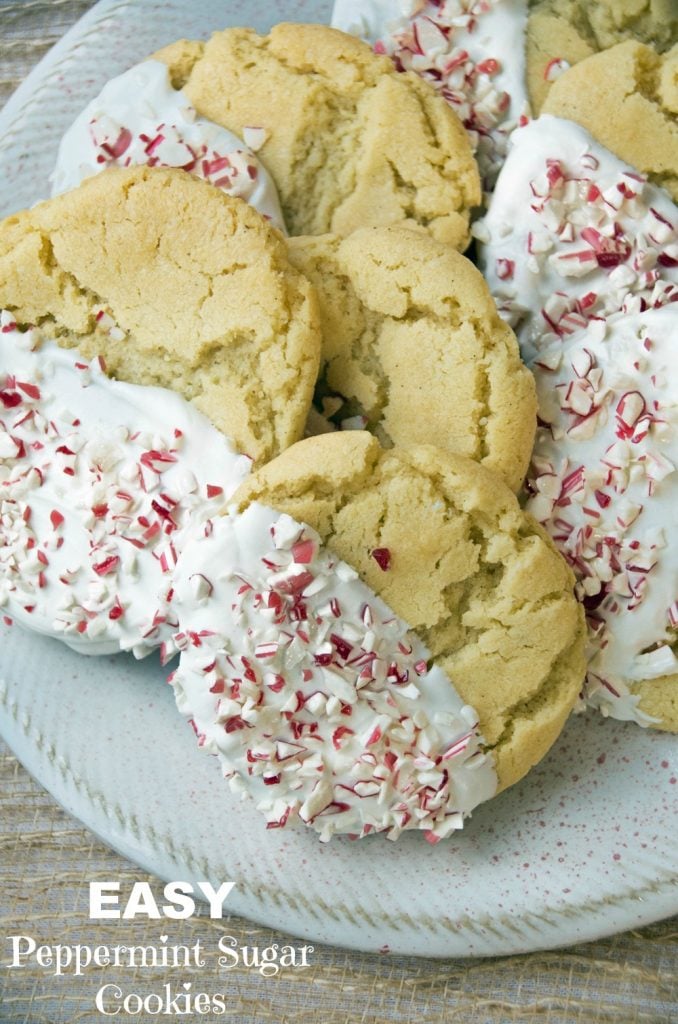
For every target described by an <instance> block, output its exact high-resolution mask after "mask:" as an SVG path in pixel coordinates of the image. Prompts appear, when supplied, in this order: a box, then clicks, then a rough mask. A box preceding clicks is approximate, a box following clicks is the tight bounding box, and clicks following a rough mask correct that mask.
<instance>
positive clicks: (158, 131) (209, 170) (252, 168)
mask: <svg viewBox="0 0 678 1024" xmlns="http://www.w3.org/2000/svg"><path fill="white" fill-rule="evenodd" d="M245 135H247V136H248V141H249V144H250V147H251V148H248V146H246V145H245V143H244V142H243V141H242V140H241V139H238V138H236V137H235V135H232V134H231V132H227V131H226V129H225V128H222V127H220V125H217V124H214V123H213V122H212V121H207V120H206V119H205V118H204V117H198V116H196V112H195V110H194V109H193V107H192V106H191V104H190V102H189V100H188V97H186V96H185V95H184V94H183V93H182V92H181V91H178V90H176V89H173V88H172V86H171V83H170V80H169V72H168V70H167V67H166V66H165V65H164V64H162V63H161V62H160V61H153V60H147V61H144V62H143V63H141V64H136V65H135V66H134V67H132V68H130V69H129V70H128V71H125V72H124V74H122V75H118V76H117V77H116V78H112V79H111V80H110V81H109V82H107V83H106V85H105V86H104V87H103V89H102V90H101V92H100V93H99V95H98V96H97V97H96V99H94V100H92V102H91V103H88V105H87V106H86V107H85V109H84V110H83V111H82V113H81V114H79V115H78V117H77V118H76V119H75V121H74V122H73V124H72V125H71V127H70V128H69V129H68V130H67V131H66V133H65V134H64V136H63V138H62V140H61V143H60V145H59V153H58V155H57V162H56V167H55V168H54V171H53V172H52V176H51V181H52V194H53V195H59V194H60V193H61V192H68V191H69V190H70V189H72V188H76V187H77V186H78V185H79V184H80V182H81V181H83V180H84V179H85V178H89V177H91V176H92V175H93V174H98V173H99V172H100V171H103V170H105V169H106V168H107V167H136V166H138V165H139V164H146V165H148V166H149V167H180V168H182V169H183V170H185V171H190V173H191V174H195V175H196V176H197V177H199V178H204V179H205V180H206V181H209V183H210V184H211V185H215V186H216V187H217V188H221V189H223V190H224V192H226V193H227V194H228V195H231V196H237V197H238V198H239V199H244V200H245V201H246V202H248V203H249V204H250V205H251V206H253V207H254V208H255V209H256V210H259V212H260V213H261V214H263V216H264V217H266V218H267V220H269V221H270V222H271V223H272V224H273V225H274V226H275V227H277V228H279V229H280V230H281V231H284V230H285V226H284V224H283V219H282V213H281V210H280V203H279V202H278V193H277V192H276V188H275V185H274V184H273V181H272V179H271V176H270V175H269V174H268V172H267V171H266V170H265V169H264V168H263V167H262V165H261V164H260V162H259V160H258V159H257V157H256V156H255V154H254V152H253V150H254V149H255V148H256V147H257V144H258V143H260V141H261V137H260V136H259V135H258V133H255V132H249V133H248V131H247V130H245Z"/></svg>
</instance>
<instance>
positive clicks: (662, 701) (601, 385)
mask: <svg viewBox="0 0 678 1024" xmlns="http://www.w3.org/2000/svg"><path fill="white" fill-rule="evenodd" d="M677 333H678V307H676V306H675V305H670V306H666V307H664V308H663V309H658V310H649V311H647V312H644V313H640V314H638V315H636V316H632V315H623V314H621V315H618V316H617V317H612V318H610V319H609V320H608V321H596V322H595V323H592V324H591V325H590V326H589V327H588V328H587V329H584V330H581V331H579V332H578V333H577V334H575V335H573V336H572V337H571V338H567V339H563V341H562V343H561V344H560V359H559V360H558V362H557V364H556V362H555V359H554V361H553V363H552V365H551V366H549V367H548V368H546V367H539V366H536V367H535V372H536V377H537V387H538V391H539V398H540V402H539V417H540V426H539V429H538V432H537V442H536V445H535V453H534V458H533V462H532V467H531V470H530V474H529V476H528V481H527V488H528V492H529V494H530V495H531V496H530V499H529V501H528V502H527V505H526V507H527V510H528V511H529V512H531V513H532V514H533V515H534V516H535V518H536V519H537V520H538V521H539V522H541V523H542V524H543V525H544V526H545V528H546V529H547V530H548V532H549V533H550V535H551V537H552V538H553V540H554V542H555V543H556V545H557V546H558V548H559V549H560V550H561V551H562V553H563V555H564V556H565V557H566V558H567V560H568V562H569V563H570V565H571V566H572V568H573V570H574V572H575V574H576V576H577V580H578V583H577V594H578V597H579V599H580V600H581V601H582V603H583V605H584V607H585V608H586V611H587V618H588V626H589V666H588V676H587V684H586V689H585V697H586V700H587V703H589V704H590V705H592V706H594V707H599V708H600V709H601V710H602V711H603V713H604V714H608V715H611V716H613V717H614V718H621V719H628V720H634V721H636V722H639V723H640V724H641V725H648V724H649V725H654V726H657V727H660V728H664V729H671V730H673V731H674V732H675V731H678V658H677V657H676V651H677V650H678V540H677V538H678V470H677V467H678V415H677V413H676V410H677V409H678V394H677V393H676V390H677V388H676V380H675V372H674V368H675V359H676V355H675V341H676V336H677Z"/></svg>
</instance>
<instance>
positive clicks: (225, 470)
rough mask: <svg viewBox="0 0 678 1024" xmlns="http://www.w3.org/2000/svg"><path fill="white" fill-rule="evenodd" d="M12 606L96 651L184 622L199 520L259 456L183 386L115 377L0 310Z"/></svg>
mask: <svg viewBox="0 0 678 1024" xmlns="http://www.w3.org/2000/svg"><path fill="white" fill-rule="evenodd" d="M0 328H1V331H0V608H2V609H3V610H6V611H8V612H10V613H11V615H12V617H13V618H14V619H15V620H16V621H17V622H19V623H21V624H22V625H25V626H28V627H29V628H31V629H34V630H37V631H38V632H41V633H46V634H49V635H52V636H56V637H58V638H59V639H61V640H63V641H64V642H65V643H67V644H69V646H71V647H74V648H75V649H77V650H80V651H83V652H85V653H91V654H102V653H114V652H117V651H119V650H132V651H133V652H134V653H135V654H136V655H137V656H139V657H141V656H142V655H144V654H147V653H148V652H149V651H150V650H152V649H154V648H157V647H160V646H162V645H163V644H164V643H165V642H166V641H168V640H169V638H170V636H171V634H172V633H173V632H174V631H175V629H176V619H175V617H174V613H173V611H172V607H171V604H172V600H171V599H172V574H173V571H174V567H175V565H176V561H177V558H178V556H179V553H180V551H181V546H182V544H183V543H184V541H185V539H186V536H187V533H188V531H189V527H190V528H192V527H193V526H194V525H195V526H196V527H198V526H199V525H200V523H202V522H203V521H204V520H205V519H207V518H208V517H209V516H211V515H214V514H215V512H216V511H217V510H218V509H219V508H220V507H221V506H222V504H223V503H224V500H225V499H227V498H228V497H229V496H230V495H231V494H232V493H233V491H234V490H235V488H236V487H237V486H238V485H239V484H240V483H241V482H242V480H243V479H244V478H245V476H246V475H247V473H248V472H249V468H250V461H249V459H247V458H246V457H245V456H240V455H237V454H236V453H235V451H234V450H233V448H232V446H231V445H230V443H229V442H228V441H227V440H226V438H224V437H222V435H221V434H220V433H219V432H218V431H217V430H216V429H215V428H214V427H212V426H211V424H210V423H208V421H207V420H206V419H205V418H204V417H203V416H202V414H201V413H199V412H198V411H197V410H195V409H194V408H193V407H192V406H190V405H189V404H188V403H187V402H186V401H185V400H184V399H182V398H181V397H180V396H179V395H175V394H173V393H172V392H169V391H166V390H164V389H160V388H150V387H138V386H136V385H131V384H123V383H120V382H118V381H112V380H109V379H108V378H107V377H106V376H105V375H104V373H103V371H102V368H101V366H100V364H98V363H97V362H96V361H94V362H93V363H91V364H90V363H87V362H86V361H85V360H84V359H82V357H81V356H80V355H79V354H78V353H77V351H74V350H69V351H65V350H63V349H59V348H58V347H57V346H56V345H55V344H54V343H53V342H50V341H45V340H43V339H42V338H41V336H40V333H39V332H38V331H37V330H35V329H30V330H27V331H21V330H19V329H18V328H17V326H16V324H15V323H14V321H13V319H12V316H11V314H9V313H6V312H3V313H2V314H1V315H0Z"/></svg>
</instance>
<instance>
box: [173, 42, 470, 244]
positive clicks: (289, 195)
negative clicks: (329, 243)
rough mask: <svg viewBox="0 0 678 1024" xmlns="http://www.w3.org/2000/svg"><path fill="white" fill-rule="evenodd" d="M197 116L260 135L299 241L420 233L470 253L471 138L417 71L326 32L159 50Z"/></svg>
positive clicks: (179, 44) (261, 151) (264, 155)
mask: <svg viewBox="0 0 678 1024" xmlns="http://www.w3.org/2000/svg"><path fill="white" fill-rule="evenodd" d="M154 58H155V59H158V60H163V61H165V63H167V64H168V65H169V67H170V73H171V76H172V80H173V83H174V84H175V85H176V86H181V87H182V88H183V89H184V90H185V92H186V93H187V95H188V96H189V97H190V99H191V102H192V103H193V104H194V106H195V107H196V109H197V110H198V111H199V113H201V114H203V115H204V116H205V117H208V118H210V119H211V120H213V121H216V122H217V123H219V124H222V125H223V126H224V127H226V128H229V129H230V130H231V131H233V132H235V133H236V134H238V135H242V132H243V128H244V127H247V126H257V127H263V128H264V129H265V132H266V141H265V142H264V144H263V146H262V147H261V149H259V150H258V155H259V156H260V157H261V159H262V162H263V163H264V165H265V166H266V167H267V168H268V170H269V171H270V172H271V174H272V175H273V178H274V179H275V182H276V185H277V187H278V191H279V194H280V199H281V204H282V207H283V213H284V216H285V221H286V224H287V226H288V228H289V230H290V233H291V234H293V235H299V234H312V235H316V234H323V233H326V232H333V233H335V234H339V235H348V234H350V233H351V232H352V231H353V230H355V229H356V228H358V227H362V226H371V225H377V226H378V225H386V224H392V223H401V224H405V225H407V226H409V227H423V228H426V229H428V231H430V233H431V234H432V235H434V236H435V237H437V238H439V239H441V240H442V241H445V242H448V243H450V244H451V245H454V246H455V247H456V248H460V249H461V248H464V247H465V245H466V244H467V242H468V226H469V211H470V208H471V207H473V206H475V205H477V204H478V203H479V202H480V199H481V195H480V179H479V175H478V168H477V166H476V163H475V161H474V159H473V155H472V152H471V147H470V144H469V142H468V138H467V136H466V132H465V130H464V128H463V126H462V124H461V122H460V121H459V120H458V118H457V117H456V115H455V114H453V112H452V111H451V109H450V107H449V106H448V104H447V103H446V102H445V100H444V99H442V97H440V96H438V95H437V94H436V92H435V90H434V89H433V88H432V87H431V86H430V85H428V83H425V82H423V81H422V80H421V79H420V78H419V77H418V75H416V74H415V73H414V72H407V73H405V74H400V73H398V72H396V71H395V69H394V67H393V65H392V63H391V61H390V60H389V58H388V57H382V56H378V55H376V54H374V53H373V52H372V50H371V49H370V47H369V46H368V45H367V44H366V43H363V42H360V41H359V40H357V39H354V38H352V37H351V36H348V35H345V34H344V33H343V32H338V31H337V30H335V29H331V28H328V27H327V26H324V25H293V24H281V25H276V26H275V27H274V28H273V29H272V30H271V33H270V35H268V36H259V35H257V34H256V33H255V32H253V31H252V30H250V29H227V30H225V31H223V32H217V33H215V34H214V35H213V36H212V38H211V39H210V40H209V41H208V42H207V43H204V44H201V43H191V42H189V41H186V40H180V41H179V42H177V43H175V44H172V45H171V46H169V47H166V48H165V49H164V50H160V51H159V52H158V53H156V54H154Z"/></svg>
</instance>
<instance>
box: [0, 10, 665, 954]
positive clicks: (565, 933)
mask: <svg viewBox="0 0 678 1024" xmlns="http://www.w3.org/2000/svg"><path fill="white" fill-rule="evenodd" d="M329 10H330V4H329V3H313V2H284V0H276V2H264V3H258V4H256V5H255V4H250V3H238V2H231V3H229V2H227V0H208V2H201V3H199V4H197V3H192V2H185V3H179V2H177V0H170V2H163V3H155V2H149V0H104V2H103V3H100V4H99V5H97V7H95V8H93V9H92V10H91V11H90V12H89V13H88V14H87V15H86V16H85V18H84V19H83V20H82V21H81V22H80V23H79V24H78V25H77V26H76V27H75V28H74V29H73V30H72V31H71V32H70V33H69V34H68V35H67V36H66V37H64V39H63V40H62V42H61V43H60V44H59V45H58V47H56V49H55V50H54V51H52V53H50V55H49V56H48V57H47V59H46V60H45V61H43V62H42V64H41V65H40V66H39V68H38V69H36V71H35V72H34V73H33V74H32V75H31V76H30V77H29V79H27V80H26V82H25V83H24V84H23V85H22V86H21V88H20V89H19V91H18V92H17V93H16V94H15V96H14V97H13V98H12V100H11V101H10V103H9V105H8V106H7V107H6V108H5V110H4V111H3V113H2V114H1V115H0V141H1V143H2V144H1V145H0V212H2V213H3V214H4V213H8V212H10V211H12V210H15V209H17V208H18V207H20V206H21V205H28V204H30V203H33V202H35V201H36V200H37V199H39V198H42V197H44V196H46V195H47V194H48V184H47V176H48V174H49V172H50V170H51V168H52V165H53V162H54V156H55V153H56V148H57V144H58V140H59V137H60V135H61V133H62V131H63V130H64V128H65V127H66V126H67V124H68V123H69V122H70V120H71V119H72V117H73V116H74V115H75V114H76V113H77V112H78V111H79V110H80V109H81V107H82V106H84V104H85V103H86V102H87V101H88V100H89V99H91V97H92V96H93V95H95V93H96V92H97V91H98V89H99V87H100V86H101V85H102V84H103V82H104V80H105V79H107V78H109V77H111V76H112V75H114V74H117V73H118V72H119V71H122V70H124V69H125V68H126V67H128V66H129V65H130V64H133V63H135V62H136V61H137V60H139V59H141V58H142V57H143V56H145V55H146V54H148V53H149V52H151V51H152V50H154V49H156V48H157V47H159V46H162V45H164V44H165V43H167V42H170V41H171V40H173V39H176V38H179V37H180V36H183V35H187V36H193V37H197V36H205V35H207V34H208V33H209V31H210V29H212V28H217V27H220V26H224V25H227V24H250V25H253V26H254V27H256V28H258V29H266V28H267V27H269V26H270V25H271V24H273V23H274V22H276V21H280V20H284V19H287V20H307V21H313V20H318V21H326V20H327V18H328V16H329ZM164 676H165V673H164V672H163V671H162V670H161V669H160V668H159V667H158V666H157V664H156V663H154V662H152V661H146V662H142V663H137V662H134V661H133V660H131V659H129V658H127V657H122V656H121V657H118V658H104V659H96V660H94V659H88V658H85V657H82V656H78V655H76V654H73V653H72V652H70V651H68V650H67V649H65V648H62V646H61V645H59V644H58V643H56V642H54V641H49V640H45V639H42V638H38V637H33V636H29V635H28V634H26V633H24V632H22V631H21V630H20V629H18V628H17V627H12V628H7V627H5V626H2V625H0V679H1V680H2V682H1V683H0V732H1V733H2V735H3V737H4V738H5V739H6V740H7V742H8V743H9V744H10V746H11V747H12V749H13V750H14V751H15V753H16V754H17V755H18V757H19V758H20V759H21V761H22V762H23V763H24V764H25V765H26V767H27V768H28V769H29V771H31V772H32V774H33V775H35V776H36V778H37V779H38V780H39V781H40V782H41V783H42V784H43V785H44V786H45V787H46V788H47V789H49V790H50V792H51V793H53V794H54V796H55V797H56V798H57V800H59V801H60V803H62V804H63V806H64V807H65V808H66V809H67V810H68V811H69V812H70V813H72V814H73V815H75V816H76V817H77V818H79V819H80V820H81V821H83V822H84V823H85V824H86V825H87V826H88V827H90V828H91V829H92V830H93V831H94V832H96V833H97V834H98V835H99V836H101V838H102V839H104V840H105V841H106V842H108V843H109V844H110V845H112V846H113V847H115V848H116V849H118V850H119V851H120V852H121V853H123V854H124V855H125V856H127V857H129V858H130V859H131V860H133V861H135V862H136V863H137V864H139V865H141V866H143V867H144V868H146V869H148V870H150V871H152V872H154V873H156V874H157V875H159V876H161V877H163V878H168V879H169V878H173V879H188V880H194V881H196V880H199V879H203V878H208V879H210V880H212V881H213V882H214V881H217V880H219V881H225V880H232V881H234V882H235V883H236V885H235V889H234V890H233V892H232V894H231V896H230V897H229V901H228V904H227V906H228V908H229V909H230V910H231V911H232V912H234V913H238V914H242V915H244V916H245V917H249V918H251V919H253V920H256V921H259V922H262V923H265V924H267V925H269V926H271V927H273V928H279V929H281V930H285V931H290V932H293V933H294V934H296V935H299V936H303V937H305V938H309V939H311V940H316V941H324V942H332V943H336V944H343V945H346V946H350V947H354V948H358V949H365V950H371V951H373V950H379V949H389V950H391V951H394V952H403V953H414V954H419V955H424V956H478V955H490V954H508V953H518V952H523V951H527V950H532V949H540V948H548V947H552V946H558V945H565V944H569V943H572V942H576V941H581V940H584V939H592V938H595V937H598V936H601V935H604V934H609V933H611V932H614V931H618V930H621V929H625V928H631V927H637V926H639V925H642V924H646V923H648V922H650V921H653V920H657V919H658V918H660V917H664V916H667V915H669V914H672V913H676V912H678V844H676V841H675V829H676V810H677V804H678V799H677V798H678V782H677V777H678V743H677V742H676V739H675V737H671V736H668V735H665V734H660V733H653V732H648V731H645V730H641V729H639V728H637V727H636V726H633V725H625V724H622V723H618V722H604V721H603V720H601V719H598V718H596V717H587V718H574V719H573V720H572V721H571V722H570V724H569V725H568V727H567V729H566V730H565V733H564V735H563V736H562V737H561V739H560V741H559V743H558V744H557V745H556V747H555V749H554V750H553V751H552V753H551V755H550V756H549V757H548V758H547V759H546V760H545V761H544V762H543V763H542V764H541V765H540V766H539V767H538V768H537V769H535V770H534V771H533V772H532V773H531V774H530V776H529V777H528V778H527V779H525V780H524V781H523V782H522V783H521V784H520V785H518V786H516V787H514V788H513V789H512V790H510V791H509V792H507V793H504V794H502V795H501V796H500V797H498V798H497V799H496V800H494V801H492V803H491V804H487V805H485V806H483V807H481V808H480V809H479V810H478V811H477V812H476V813H475V814H474V816H473V819H472V820H471V821H470V822H469V823H468V825H467V828H466V829H465V830H464V831H463V833H462V834H460V835H458V836H456V837H454V838H452V839H451V840H448V841H446V842H444V843H440V844H439V845H438V846H435V847H432V846H429V845H428V844H427V843H426V842H425V841H424V840H423V838H422V837H421V836H417V835H405V836H403V837H402V838H401V839H400V840H399V841H398V842H397V843H390V842H388V840H386V839H384V838H383V837H380V836H376V837H370V838H369V839H367V840H363V841H361V842H359V843H354V842H351V841H350V840H348V839H338V840H337V839H334V840H333V841H332V842H331V843H329V844H327V845H323V844H320V843H319V842H318V841H317V839H316V838H315V836H314V835H313V834H311V833H308V832H305V831H284V830H275V831H266V829H265V828H264V825H263V820H262V819H261V818H260V817H259V815H257V814H256V812H255V811H253V809H252V808H251V807H250V806H248V804H247V803H240V802H237V801H236V800H235V798H234V797H233V796H232V795H231V794H230V793H229V792H228V789H227V787H226V786H225V785H224V783H223V782H222V780H221V777H220V773H219V769H218V767H217V764H216V761H215V760H214V759H212V758H210V757H207V756H206V755H205V754H203V753H202V752H200V751H199V750H198V748H197V747H196V745H195V742H194V737H193V733H192V731H191V730H190V729H189V728H188V727H187V725H186V724H185V723H184V721H183V720H182V719H181V718H180V717H179V716H178V715H177V713H176V710H175V708H174V704H173V698H172V693H171V690H170V688H169V687H168V686H166V685H165V683H164Z"/></svg>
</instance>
